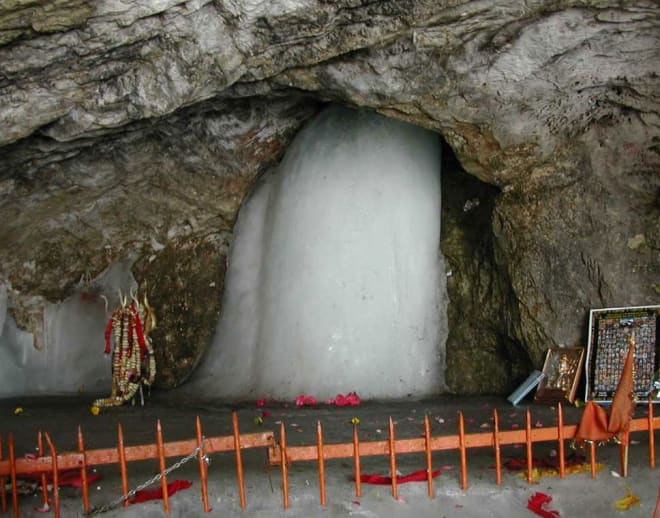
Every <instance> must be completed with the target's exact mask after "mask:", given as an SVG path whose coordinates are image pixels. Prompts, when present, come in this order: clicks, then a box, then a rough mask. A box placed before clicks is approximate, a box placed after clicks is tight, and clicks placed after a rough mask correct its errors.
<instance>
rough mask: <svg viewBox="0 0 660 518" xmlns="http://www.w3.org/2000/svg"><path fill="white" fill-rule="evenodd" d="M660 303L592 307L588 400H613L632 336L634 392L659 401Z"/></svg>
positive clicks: (588, 344)
mask: <svg viewBox="0 0 660 518" xmlns="http://www.w3.org/2000/svg"><path fill="white" fill-rule="evenodd" d="M659 321H660V306H636V307H624V308H604V309H592V310H591V311H590V314H589V339H588V343H587V360H586V364H585V370H586V380H587V381H586V391H585V401H595V402H601V403H610V402H611V401H612V398H613V397H614V393H615V392H616V389H617V385H618V383H619V378H620V377H621V373H622V371H623V364H624V362H625V359H626V354H627V353H628V347H629V344H630V342H631V339H634V342H635V363H634V367H633V372H634V394H635V399H636V400H637V401H648V400H649V397H651V398H652V399H653V400H654V401H657V402H660V397H658V394H659V392H660V370H659V368H660V346H659V342H658V337H659V333H658V322H659Z"/></svg>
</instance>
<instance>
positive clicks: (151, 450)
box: [0, 403, 660, 518]
mask: <svg viewBox="0 0 660 518" xmlns="http://www.w3.org/2000/svg"><path fill="white" fill-rule="evenodd" d="M493 423H494V429H493V431H492V432H479V433H471V434H467V433H466V432H465V419H464V417H463V413H462V412H461V413H459V419H458V434H457V435H449V436H438V437H433V436H432V435H431V424H430V419H429V417H428V415H427V416H426V417H425V419H424V434H423V436H422V437H420V438H415V439H397V438H396V427H395V424H394V422H393V421H392V419H391V418H390V420H389V435H388V438H387V440H382V441H368V442H366V441H365V442H363V441H360V438H359V426H358V425H357V424H354V425H353V440H352V442H350V443H337V444H327V443H326V442H325V440H324V436H323V426H322V424H321V422H320V421H319V422H318V423H317V430H316V431H317V434H316V444H315V445H307V446H289V445H288V444H287V433H286V426H285V424H284V423H281V425H280V440H279V443H278V442H276V441H275V437H274V433H273V432H270V431H265V432H262V433H251V434H241V433H240V428H239V420H238V415H237V414H236V413H233V414H232V426H233V435H231V436H224V437H211V438H204V436H203V431H202V424H201V420H200V418H199V417H197V421H196V438H195V439H192V440H187V441H175V442H165V441H164V439H163V430H162V427H161V424H160V421H159V422H158V423H157V425H156V443H155V444H148V445H141V446H125V445H124V437H123V431H122V427H121V425H119V426H118V437H117V448H107V449H97V450H89V451H88V450H86V449H85V441H84V437H83V433H82V430H81V429H80V428H78V452H66V453H58V452H57V450H56V448H55V445H54V444H53V442H52V440H51V438H50V435H49V434H47V433H46V434H44V436H45V440H46V444H47V445H48V449H49V451H50V456H48V455H45V451H44V448H43V439H42V435H41V433H39V436H38V445H39V446H38V450H39V457H37V458H34V459H28V458H18V459H17V458H16V452H15V447H14V437H13V434H9V437H8V441H7V448H8V454H9V456H8V459H6V460H3V459H4V457H3V453H2V445H3V442H2V437H0V484H1V485H2V487H1V488H0V497H1V500H0V503H1V505H2V511H3V512H5V513H6V512H7V509H8V502H7V495H6V489H5V481H6V480H7V477H9V478H10V480H11V487H12V507H13V515H14V517H17V518H18V516H19V495H18V491H17V484H16V481H17V478H18V476H19V475H22V474H28V473H30V474H35V473H39V474H41V475H42V476H41V480H42V487H43V501H44V505H47V504H49V503H52V505H53V506H54V510H55V516H56V517H58V516H59V513H60V501H59V490H58V476H59V472H60V470H64V469H80V473H81V480H82V482H83V484H82V500H83V506H84V509H85V512H87V513H89V512H90V511H91V506H90V501H89V489H88V487H87V468H89V467H91V466H99V465H103V464H119V468H120V473H121V479H122V492H123V496H124V497H127V496H128V494H129V489H128V488H129V481H128V463H129V462H133V461H138V460H148V459H154V460H155V459H158V462H159V467H160V474H161V490H162V496H163V507H164V509H165V512H167V513H169V511H170V507H169V499H168V493H167V472H166V470H167V458H169V457H182V456H191V455H194V456H197V459H198V463H199V471H200V480H201V484H200V485H201V493H202V503H203V506H204V510H205V511H206V512H208V511H209V510H210V507H209V501H208V466H207V464H206V461H205V455H207V454H211V453H217V452H231V451H233V452H234V454H235V457H236V474H237V478H238V490H239V495H240V502H241V507H242V508H245V507H246V506H247V496H246V487H245V478H244V473H243V458H242V454H241V451H242V450H243V449H246V448H265V449H267V450H268V460H269V463H270V464H271V465H279V466H280V468H281V473H282V500H283V506H284V508H285V509H286V508H288V507H289V505H290V502H289V468H290V466H291V464H292V463H294V462H302V461H316V462H317V463H318V473H319V491H320V503H321V505H322V506H325V505H326V503H327V494H326V484H325V482H326V481H325V469H326V461H328V460H332V459H346V458H352V459H353V462H354V475H355V494H356V495H357V496H358V497H359V496H361V493H362V488H361V484H360V476H361V458H362V457H365V456H374V455H381V456H387V457H388V458H389V461H390V468H391V472H392V473H393V474H394V473H396V466H397V455H398V454H406V453H424V454H425V459H426V473H427V477H426V478H427V484H428V495H429V497H430V498H434V496H435V493H434V489H433V477H432V472H433V463H432V453H433V452H437V451H447V450H457V451H458V453H459V456H460V464H461V472H460V481H461V487H462V488H463V490H466V489H467V488H468V466H467V454H468V450H469V449H471V448H484V447H492V448H493V451H494V455H495V476H496V482H497V484H498V485H500V484H502V454H501V447H502V446H503V445H508V444H522V443H524V444H525V445H526V458H527V469H526V475H527V480H528V482H530V483H531V482H532V480H533V463H532V459H533V445H534V443H538V442H549V441H557V443H558V448H557V450H558V457H559V476H560V477H561V478H565V476H566V466H565V444H564V442H565V440H567V439H571V438H573V437H574V435H575V432H576V430H577V425H565V424H564V417H563V410H562V406H561V404H559V405H558V406H557V425H556V426H551V427H544V428H532V417H531V411H530V410H527V412H526V416H525V429H524V430H522V429H521V430H500V419H499V415H498V412H497V410H495V411H494V412H493ZM659 428H660V418H656V417H654V413H653V405H652V404H651V403H649V405H648V417H646V418H639V419H633V420H632V421H631V425H630V432H629V433H635V432H643V431H646V432H648V443H649V467H650V468H651V469H653V468H655V430H657V429H659ZM620 448H621V466H622V467H621V471H622V474H623V475H624V476H626V475H627V457H628V455H627V448H628V447H627V446H624V445H621V446H620ZM596 454H597V447H596V445H595V444H591V445H590V459H589V461H590V465H591V476H592V478H596ZM191 458H192V457H191ZM48 474H50V475H51V477H52V480H53V494H52V498H50V495H49V494H48V489H47V484H46V480H47V475H48ZM391 478H392V482H391V491H392V496H393V497H394V498H395V499H396V498H397V497H398V485H397V478H396V476H392V477H391ZM124 505H129V502H128V499H126V500H125V501H124Z"/></svg>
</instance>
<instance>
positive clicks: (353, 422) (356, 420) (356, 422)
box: [351, 417, 360, 424]
mask: <svg viewBox="0 0 660 518" xmlns="http://www.w3.org/2000/svg"><path fill="white" fill-rule="evenodd" d="M351 424H360V418H359V417H353V418H352V419H351Z"/></svg>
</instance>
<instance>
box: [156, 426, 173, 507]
mask: <svg viewBox="0 0 660 518" xmlns="http://www.w3.org/2000/svg"><path fill="white" fill-rule="evenodd" d="M164 444H165V443H164V441H163V427H162V426H161V424H160V419H159V420H158V421H156V446H157V449H158V466H159V467H160V473H161V475H162V476H161V479H160V487H161V491H162V494H163V509H164V510H165V513H167V514H170V495H169V493H168V490H167V474H166V473H165V471H166V470H167V461H166V460H165V446H164Z"/></svg>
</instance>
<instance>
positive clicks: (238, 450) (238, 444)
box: [231, 412, 247, 509]
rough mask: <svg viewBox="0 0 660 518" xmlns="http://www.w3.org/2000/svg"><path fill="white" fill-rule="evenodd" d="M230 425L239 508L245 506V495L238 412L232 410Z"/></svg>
mask: <svg viewBox="0 0 660 518" xmlns="http://www.w3.org/2000/svg"><path fill="white" fill-rule="evenodd" d="M231 420H232V426H233V429H234V450H235V453H236V473H237V475H238V490H239V494H240V497H241V508H242V509H245V508H246V507H247V496H246V494H245V478H244V476H243V455H242V453H241V431H240V429H239V426H238V414H237V413H236V412H232V415H231Z"/></svg>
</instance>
